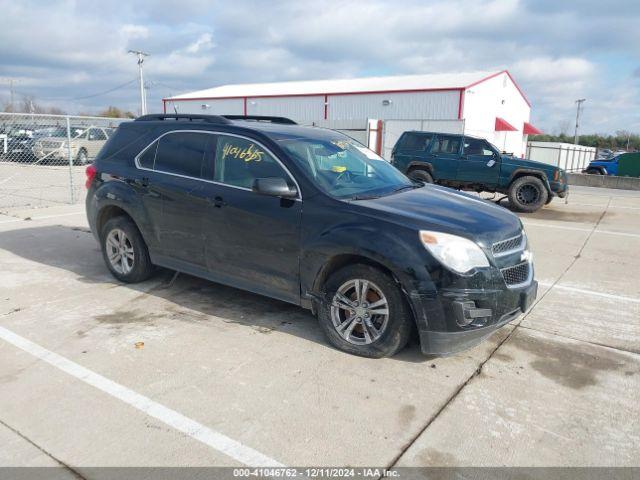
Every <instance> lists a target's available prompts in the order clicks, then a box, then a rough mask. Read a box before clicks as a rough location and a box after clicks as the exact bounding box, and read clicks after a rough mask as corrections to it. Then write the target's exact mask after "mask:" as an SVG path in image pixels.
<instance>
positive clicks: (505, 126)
mask: <svg viewBox="0 0 640 480" xmlns="http://www.w3.org/2000/svg"><path fill="white" fill-rule="evenodd" d="M495 131H496V132H517V131H518V129H517V128H516V127H514V126H513V125H511V124H510V123H509V122H507V121H506V120H505V119H504V118H502V117H496V128H495Z"/></svg>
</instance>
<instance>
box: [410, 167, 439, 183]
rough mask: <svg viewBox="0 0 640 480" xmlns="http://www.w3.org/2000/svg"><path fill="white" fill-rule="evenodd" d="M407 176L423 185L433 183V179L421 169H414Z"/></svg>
mask: <svg viewBox="0 0 640 480" xmlns="http://www.w3.org/2000/svg"><path fill="white" fill-rule="evenodd" d="M408 176H409V178H410V179H411V180H418V181H420V182H424V183H433V177H432V176H431V174H430V173H429V172H427V171H426V170H422V169H421V168H415V169H413V170H411V171H410V172H409V173H408Z"/></svg>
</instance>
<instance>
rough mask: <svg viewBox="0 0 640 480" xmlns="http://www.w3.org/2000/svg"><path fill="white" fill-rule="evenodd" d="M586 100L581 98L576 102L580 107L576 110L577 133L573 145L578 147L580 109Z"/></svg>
mask: <svg viewBox="0 0 640 480" xmlns="http://www.w3.org/2000/svg"><path fill="white" fill-rule="evenodd" d="M585 100H586V98H579V99H578V100H576V105H577V106H578V107H577V109H576V132H575V136H574V137H573V144H574V145H577V144H578V139H579V138H580V137H578V126H579V124H580V107H581V105H582V104H583V103H584V102H585Z"/></svg>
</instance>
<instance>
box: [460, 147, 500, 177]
mask: <svg viewBox="0 0 640 480" xmlns="http://www.w3.org/2000/svg"><path fill="white" fill-rule="evenodd" d="M499 175H500V164H499V162H498V155H497V153H496V152H495V151H494V150H493V149H492V148H491V145H489V142H487V141H486V140H483V139H480V138H470V137H465V138H464V150H463V156H462V160H461V161H460V163H459V165H458V180H460V181H462V182H472V183H476V182H477V183H482V184H485V185H495V184H497V183H498V177H499Z"/></svg>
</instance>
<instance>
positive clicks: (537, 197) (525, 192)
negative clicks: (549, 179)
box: [509, 175, 549, 213]
mask: <svg viewBox="0 0 640 480" xmlns="http://www.w3.org/2000/svg"><path fill="white" fill-rule="evenodd" d="M548 198H549V192H548V191H547V187H546V186H545V184H544V183H542V180H540V179H539V178H538V177H533V176H530V175H527V176H525V177H520V178H517V179H516V180H514V181H513V182H512V183H511V185H510V186H509V203H510V204H511V207H512V208H513V209H514V210H516V211H518V212H523V213H532V212H535V211H536V210H539V209H541V208H542V207H543V206H544V205H545V204H546V203H547V199H548Z"/></svg>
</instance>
